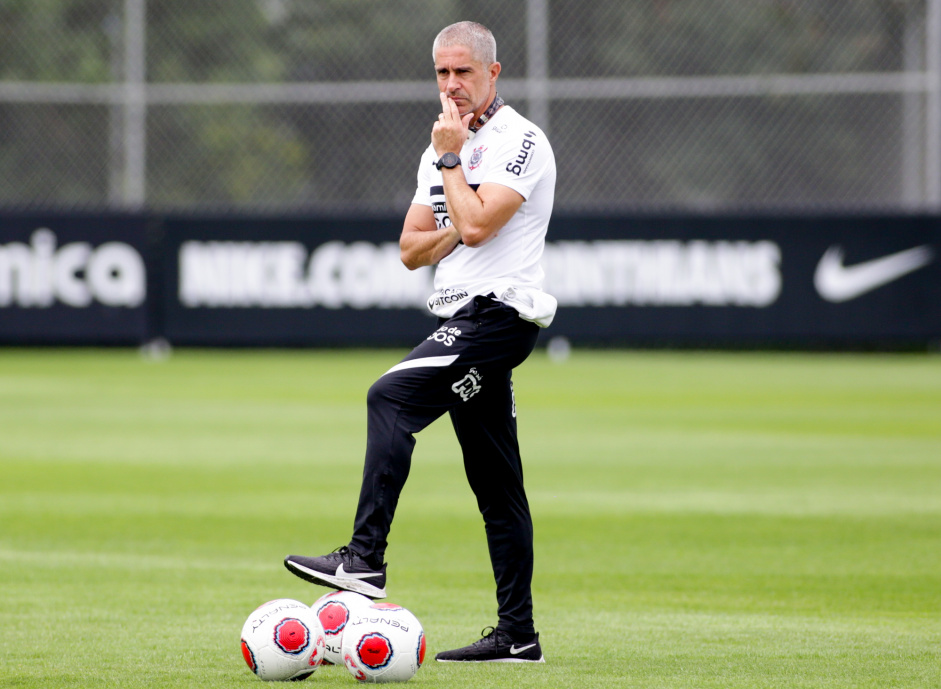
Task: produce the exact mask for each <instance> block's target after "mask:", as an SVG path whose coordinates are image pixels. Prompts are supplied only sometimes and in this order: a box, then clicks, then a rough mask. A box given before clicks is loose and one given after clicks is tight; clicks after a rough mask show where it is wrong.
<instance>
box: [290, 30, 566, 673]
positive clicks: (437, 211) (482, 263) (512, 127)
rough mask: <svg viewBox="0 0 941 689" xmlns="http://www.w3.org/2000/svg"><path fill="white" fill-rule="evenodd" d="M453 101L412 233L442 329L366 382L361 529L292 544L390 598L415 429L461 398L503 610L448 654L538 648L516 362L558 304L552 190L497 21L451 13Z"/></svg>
mask: <svg viewBox="0 0 941 689" xmlns="http://www.w3.org/2000/svg"><path fill="white" fill-rule="evenodd" d="M433 55H434V61H435V71H436V72H437V75H438V89H439V91H440V94H439V96H440V100H441V110H442V112H441V114H440V115H438V119H437V121H436V122H435V123H434V125H433V127H432V130H431V145H430V146H429V147H428V149H427V150H426V151H425V153H424V155H423V156H422V158H421V163H420V165H419V169H418V189H417V191H416V192H415V196H414V199H413V201H412V205H411V206H410V208H409V210H408V212H407V214H406V216H405V223H404V226H403V228H402V235H401V238H400V247H401V253H402V261H403V263H404V264H405V265H406V266H407V267H408V268H409V269H415V268H418V267H420V266H429V265H437V271H436V274H435V289H436V290H437V291H436V292H435V294H433V295H432V296H431V298H430V299H429V300H428V307H429V309H430V310H431V311H432V312H433V313H434V314H435V315H437V316H438V319H439V320H438V326H439V327H438V329H437V330H436V331H435V332H433V333H432V334H431V335H430V336H429V337H428V338H427V339H426V340H425V341H424V342H422V343H421V344H420V345H418V346H417V347H416V348H415V349H414V350H412V352H411V353H410V354H409V355H408V356H407V357H406V358H405V359H403V360H402V361H401V362H400V363H399V364H397V365H395V366H393V367H392V368H391V369H389V371H387V372H386V373H385V374H384V375H383V376H382V377H380V378H379V380H378V381H376V383H375V384H373V386H372V387H371V388H370V390H369V395H368V400H367V401H368V431H367V443H366V463H365V469H364V472H363V484H362V489H361V492H360V498H359V505H358V508H357V512H356V519H355V522H354V529H353V537H352V539H351V541H350V543H349V545H348V546H344V547H342V548H340V549H339V550H337V551H334V552H333V553H331V554H329V555H325V556H321V557H304V556H297V555H289V556H288V557H287V558H286V559H285V566H286V567H287V568H288V569H289V570H290V571H291V572H293V573H294V574H296V575H298V576H299V577H302V578H303V579H306V580H308V581H311V582H314V583H317V584H321V585H325V586H330V587H333V588H337V589H343V590H350V591H356V592H359V593H362V594H364V595H366V596H370V597H373V598H382V597H384V596H385V581H386V565H385V564H384V554H385V550H386V545H387V541H386V537H387V536H388V533H389V530H390V527H391V524H392V518H393V515H394V513H395V507H396V504H397V502H398V498H399V494H400V492H401V490H402V487H403V486H404V484H405V480H406V478H407V476H408V471H409V465H410V462H411V455H412V450H413V448H414V445H415V439H414V434H415V433H417V432H418V431H420V430H422V429H423V428H425V427H426V426H428V424H430V423H431V422H432V421H434V420H435V419H437V418H439V417H440V416H441V415H442V414H444V412H449V413H450V416H451V422H452V425H453V427H454V430H455V433H456V435H457V438H458V440H459V442H460V444H461V450H462V453H463V457H464V468H465V473H466V475H467V479H468V481H469V483H470V485H471V488H472V489H473V491H474V494H475V496H476V497H477V503H478V506H479V508H480V511H481V514H482V515H483V518H484V524H485V528H486V534H487V544H488V548H489V551H490V559H491V562H492V565H493V573H494V578H495V579H496V584H497V602H498V623H497V627H496V629H493V628H491V629H490V630H489V632H488V631H487V630H485V635H484V637H483V638H482V639H480V640H478V641H477V642H475V643H472V644H471V645H469V646H466V647H464V648H459V649H456V650H453V651H446V652H443V653H439V654H438V655H437V659H438V660H440V661H478V662H479V661H489V662H493V661H503V662H542V661H543V654H542V648H541V646H540V644H539V636H538V634H537V633H536V631H535V627H534V624H533V615H532V594H531V583H532V572H533V527H532V519H531V517H530V512H529V505H528V502H527V499H526V494H525V491H524V489H523V469H522V462H521V459H520V452H519V445H518V443H517V436H516V406H515V400H514V397H513V385H512V380H511V371H512V369H513V368H515V367H516V366H518V365H519V364H521V363H522V362H523V361H524V360H525V359H526V358H527V357H528V356H529V354H530V353H531V352H532V350H533V348H534V346H535V344H536V337H537V333H538V330H539V327H540V326H542V327H546V326H548V325H549V323H550V322H551V321H552V318H553V317H554V315H555V309H556V301H555V299H554V298H553V297H551V296H549V295H547V294H545V293H544V292H542V290H541V289H540V288H541V285H542V280H543V272H542V268H541V267H540V264H539V260H540V257H541V255H542V252H543V248H544V246H545V236H546V229H547V227H548V223H549V216H550V214H551V212H552V203H553V198H554V193H555V177H556V172H555V159H554V157H553V154H552V149H551V147H550V146H549V142H548V141H547V140H546V137H545V135H544V134H543V132H542V131H541V130H540V129H539V128H538V127H537V126H535V125H534V124H533V123H532V122H529V121H528V120H526V119H525V118H524V117H522V116H521V115H520V114H518V113H517V112H516V111H514V110H513V109H512V108H511V107H510V106H508V105H504V103H503V100H502V99H501V98H500V97H499V96H498V95H497V88H496V82H497V78H498V77H499V75H500V69H501V67H500V63H499V62H497V61H496V42H495V41H494V38H493V35H492V34H491V33H490V31H489V30H488V29H486V28H485V27H483V26H481V25H480V24H476V23H473V22H460V23H458V24H453V25H451V26H448V27H447V28H445V29H444V30H442V31H441V33H440V34H438V37H437V38H436V39H435V42H434V48H433Z"/></svg>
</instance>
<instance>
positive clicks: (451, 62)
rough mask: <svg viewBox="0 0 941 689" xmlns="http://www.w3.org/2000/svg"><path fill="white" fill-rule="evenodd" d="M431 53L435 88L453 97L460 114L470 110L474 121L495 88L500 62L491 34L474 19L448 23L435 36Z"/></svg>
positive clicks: (488, 103) (495, 43) (494, 94)
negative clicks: (436, 81) (436, 84)
mask: <svg viewBox="0 0 941 689" xmlns="http://www.w3.org/2000/svg"><path fill="white" fill-rule="evenodd" d="M432 54H433V55H434V60H435V72H436V73H437V75H438V90H439V91H441V92H442V93H445V94H447V95H448V97H449V98H451V99H452V100H453V101H454V103H455V104H456V105H457V108H458V111H459V112H460V114H461V115H462V116H463V115H466V114H467V113H469V112H473V113H474V117H473V118H472V120H471V121H472V122H473V121H474V120H476V119H477V118H478V117H480V115H481V114H482V113H483V112H484V110H486V109H487V106H488V105H490V102H491V101H492V100H493V98H494V96H496V92H497V77H498V76H499V75H500V63H499V62H497V42H496V41H495V40H494V38H493V34H492V33H490V30H489V29H487V27H485V26H483V25H481V24H478V23H476V22H458V23H457V24H451V26H447V27H445V28H444V29H442V30H441V33H439V34H438V36H437V38H435V42H434V47H433V49H432Z"/></svg>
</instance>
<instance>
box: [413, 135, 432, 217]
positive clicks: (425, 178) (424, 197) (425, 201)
mask: <svg viewBox="0 0 941 689" xmlns="http://www.w3.org/2000/svg"><path fill="white" fill-rule="evenodd" d="M434 161H435V158H434V149H432V148H431V147H429V148H428V149H426V150H425V152H424V153H423V154H422V157H421V162H420V163H419V164H418V176H417V180H416V187H415V196H413V197H412V203H417V204H419V205H421V206H433V205H434V204H433V203H432V201H431V172H432V171H433V170H435V167H434V165H433V163H434Z"/></svg>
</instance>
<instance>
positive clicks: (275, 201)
mask: <svg viewBox="0 0 941 689" xmlns="http://www.w3.org/2000/svg"><path fill="white" fill-rule="evenodd" d="M461 19H475V20H477V21H480V22H482V23H484V24H486V25H487V26H489V27H490V28H491V29H492V30H493V32H494V34H495V36H496V38H497V46H498V59H499V60H500V61H501V63H502V64H503V73H502V76H501V78H500V82H499V84H498V85H499V90H500V93H501V95H503V96H504V98H505V99H506V100H507V101H508V102H509V103H510V104H512V105H513V106H514V107H516V108H517V109H518V110H520V111H521V112H523V113H526V114H528V115H529V116H530V117H531V118H532V119H534V120H535V121H536V122H537V123H538V124H540V125H541V126H542V127H543V128H544V129H545V130H546V131H547V133H548V134H549V137H550V140H551V141H552V142H553V146H554V148H555V152H556V159H557V163H558V170H559V177H558V180H559V183H558V190H557V209H558V210H560V211H563V212H590V213H595V212H598V213H605V212H612V211H630V212H638V211H639V212H644V211H659V212H662V211H700V210H722V211H741V210H761V211H768V210H773V211H784V212H812V211H820V210H840V211H854V212H856V211H860V212H864V211H898V210H903V211H937V210H939V209H941V0H826V1H824V0H751V1H750V2H741V0H644V1H642V2H623V1H621V0H517V1H515V2H507V1H506V0H500V1H497V0H400V1H397V2H389V1H388V0H29V1H28V2H27V1H25V0H0V175H2V179H3V183H2V184H0V204H2V205H5V206H8V207H24V206H25V207H43V208H56V209H66V210H102V209H106V210H136V209H141V208H149V209H155V210H162V211H207V210H226V211H228V210H238V211H247V212H256V211H258V212H279V213H280V212H286V213H290V212H298V211H303V212H318V213H320V212H326V213H332V212H338V213H350V212H356V213H389V212H392V213H396V214H398V213H401V212H404V210H405V208H406V207H407V205H408V203H409V201H410V199H411V196H412V193H413V190H414V184H415V171H416V166H417V162H418V157H419V155H420V152H421V150H422V149H423V148H424V147H425V146H426V145H427V142H428V140H429V134H430V128H431V123H432V121H433V120H434V116H435V114H436V112H437V108H438V103H437V98H436V85H435V80H434V73H433V69H432V55H431V44H432V40H433V38H434V36H435V35H436V33H437V32H438V30H439V29H441V28H442V27H443V26H445V25H447V24H449V23H451V22H453V21H458V20H461Z"/></svg>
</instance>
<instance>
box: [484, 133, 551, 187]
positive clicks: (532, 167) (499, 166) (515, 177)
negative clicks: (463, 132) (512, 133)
mask: <svg viewBox="0 0 941 689" xmlns="http://www.w3.org/2000/svg"><path fill="white" fill-rule="evenodd" d="M554 168H555V157H554V156H553V153H552V147H551V146H550V145H549V141H548V140H547V139H546V136H545V134H543V133H542V132H541V131H540V130H538V129H537V128H535V127H533V128H531V129H527V130H525V131H523V132H522V133H521V134H520V135H519V137H517V138H514V139H511V140H509V142H508V143H507V144H506V145H504V146H501V147H500V151H499V152H498V157H497V160H496V162H495V164H494V165H493V166H492V167H491V168H490V169H489V170H488V171H487V175H486V176H485V177H484V179H483V182H493V183H496V184H502V185H503V186H505V187H509V188H510V189H513V190H514V191H517V192H519V194H520V195H521V196H522V197H523V198H524V199H528V198H529V196H530V194H532V192H533V189H535V188H536V185H537V184H538V183H539V181H540V180H541V179H542V178H543V177H545V175H546V174H547V172H548V171H549V170H551V169H554Z"/></svg>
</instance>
